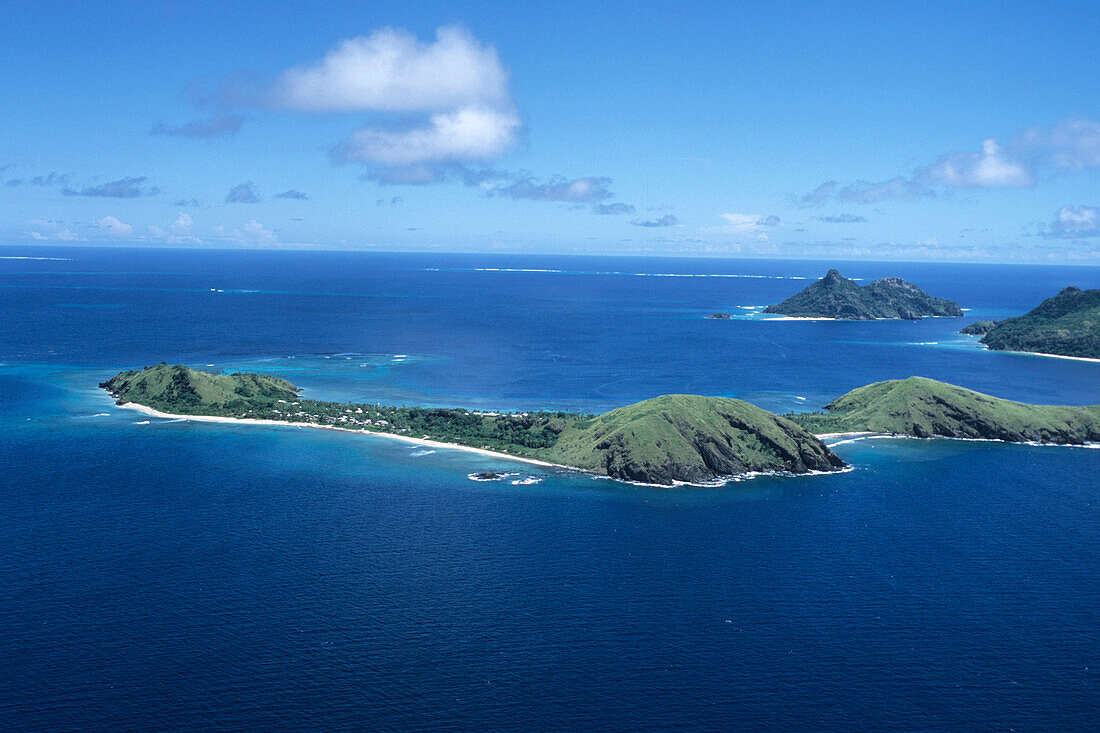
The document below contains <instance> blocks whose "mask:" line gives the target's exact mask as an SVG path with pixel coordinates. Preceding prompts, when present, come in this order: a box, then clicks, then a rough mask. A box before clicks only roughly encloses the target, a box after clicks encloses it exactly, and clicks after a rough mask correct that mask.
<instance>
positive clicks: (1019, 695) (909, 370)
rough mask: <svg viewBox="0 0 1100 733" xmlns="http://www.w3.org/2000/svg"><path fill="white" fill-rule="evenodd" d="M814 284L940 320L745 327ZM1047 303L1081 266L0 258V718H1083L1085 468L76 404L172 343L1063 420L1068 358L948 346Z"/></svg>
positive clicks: (1095, 689) (1088, 271)
mask: <svg viewBox="0 0 1100 733" xmlns="http://www.w3.org/2000/svg"><path fill="white" fill-rule="evenodd" d="M833 266H836V267H838V269H840V271H841V272H842V273H843V274H844V275H845V276H848V277H855V278H861V279H862V280H863V281H864V282H866V281H869V280H871V279H874V278H876V277H881V276H885V275H898V276H901V277H904V278H905V279H907V280H910V281H911V282H914V283H916V284H917V285H919V286H921V287H922V288H924V289H925V290H927V291H929V292H930V293H932V294H933V295H937V296H940V297H946V298H952V299H955V300H958V301H959V303H960V304H961V305H962V307H963V308H966V309H968V310H967V313H966V316H967V317H966V318H963V319H926V320H923V321H920V322H895V321H879V322H828V321H783V320H770V319H766V318H763V317H761V314H760V313H759V310H760V308H759V307H760V306H763V305H766V304H768V303H773V302H778V301H779V300H781V299H783V298H785V297H786V296H788V295H790V294H793V293H794V292H796V291H797V290H799V289H801V288H802V287H805V286H806V285H808V284H809V283H810V282H812V281H813V280H814V279H817V278H819V277H821V276H822V275H823V274H824V272H825V270H826V269H828V268H829V267H833ZM1067 285H1077V286H1078V287H1081V288H1089V287H1100V268H1095V267H1069V266H1042V267H1019V266H1003V265H963V264H913V263H874V262H858V263H856V262H853V263H827V262H814V261H764V260H733V259H673V258H625V257H622V258H617V257H594V256H593V257H563V256H553V257H552V256H520V255H458V254H435V253H433V254H384V253H340V252H268V251H199V250H143V249H93V248H79V247H67V248H62V247H15V246H3V247H0V313H2V314H3V317H2V318H0V480H2V485H3V491H2V493H0V497H2V498H0V502H2V503H0V537H2V540H0V548H2V551H0V638H2V639H3V654H0V727H2V728H4V729H6V730H19V731H32V730H104V731H146V730H157V729H174V730H177V729H178V730H224V729H231V730H271V729H302V728H308V729H323V730H524V731H526V730H532V729H536V730H555V729H557V730H590V729H597V728H598V729H607V730H643V729H680V730H716V729H743V728H753V729H772V730H825V731H830V730H832V731H848V730H853V729H858V730H914V731H917V730H919V731H928V730H960V729H980V730H990V729H993V730H997V729H1001V730H1008V729H1015V730H1061V731H1069V730H1094V729H1095V724H1096V720H1098V719H1100V610H1098V608H1097V604H1096V600H1097V598H1098V597H1100V574H1098V573H1097V569H1098V568H1100V499H1098V490H1100V450H1095V449H1089V448H1071V447H1054V446H1046V447H1042V446H1021V445H1007V444H1000V443H991V442H967V441H949V440H931V441H921V440H905V439H873V440H868V439H864V440H854V441H844V442H843V443H841V444H838V445H837V446H836V447H835V450H836V451H837V453H838V454H840V455H841V457H842V458H844V459H845V460H846V461H848V462H849V463H850V464H851V465H852V466H853V467H854V470H852V471H850V472H847V473H843V474H835V475H825V476H811V477H797V478H790V477H788V478H784V477H758V478H754V479H751V480H744V481H739V482H733V483H729V484H727V485H725V486H723V487H720V488H703V487H681V488H677V489H667V488H656V487H640V486H634V485H629V484H625V483H620V482H616V481H611V480H607V479H600V478H595V477H590V476H584V475H579V474H573V473H569V472H564V471H558V470H548V469H544V468H539V467H536V466H531V465H528V464H522V463H515V462H511V461H509V460H507V459H498V458H493V457H487V456H482V455H476V454H472V453H467V452H462V451H456V450H447V449H434V450H433V449H427V448H424V447H423V446H418V445H412V444H406V443H401V442H398V441H390V440H386V439H383V438H378V437H372V436H359V435H352V434H346V433H337V432H332V431H320V430H310V429H299V428H293V427H266V426H264V427H255V426H235V425H226V424H196V423H190V422H181V421H171V420H163V419H157V418H149V417H146V416H144V415H141V414H139V413H136V412H131V411H126V410H121V409H119V408H117V407H116V406H115V405H114V404H113V402H112V401H111V400H110V398H109V397H107V395H106V394H104V393H103V392H102V391H101V390H98V389H97V388H96V385H97V384H98V383H99V382H100V381H102V380H104V379H105V378H107V377H109V376H111V375H112V374H113V373H115V372H116V371H119V370H121V369H131V368H137V367H142V366H145V365H148V364H153V363H157V362H160V361H168V362H171V363H177V362H178V363H184V364H187V365H189V366H193V367H197V368H222V369H226V370H240V369H248V370H256V371H264V372H268V373H274V374H278V375H280V376H284V377H286V378H288V379H290V380H291V381H293V382H295V383H296V384H297V385H299V386H300V387H302V388H303V389H304V390H305V393H306V394H307V395H308V396H311V397H317V398H321V399H335V400H353V401H361V402H380V403H386V404H410V405H411V404H420V405H437V406H461V407H468V408H477V409H497V410H523V409H533V408H548V409H565V410H585V411H592V412H602V411H604V410H607V409H611V408H614V407H618V406H621V405H624V404H628V403H630V402H634V401H637V400H641V399H645V398H648V397H653V396H656V395H659V394H665V393H672V392H682V393H698V394H707V395H722V396H730V397H737V398H740V399H745V400H748V401H750V402H753V403H755V404H758V405H760V406H761V407H764V408H766V409H769V410H774V411H778V412H785V411H793V410H810V409H817V408H819V407H821V406H822V405H824V404H825V403H826V402H828V401H829V399H831V398H832V397H835V396H837V395H839V394H842V393H843V392H845V391H847V390H849V389H852V388H854V387H857V386H860V385H863V384H866V383H869V382H872V381H877V380H882V379H892V378H901V377H908V376H911V375H921V376H927V377H932V378H935V379H941V380H944V381H948V382H952V383H955V384H959V385H962V386H964V387H968V388H972V389H977V390H979V391H982V392H987V393H989V394H993V395H996V396H998V397H1005V398H1009V399H1015V400H1021V401H1026V402H1035V403H1042V404H1097V403H1100V363H1088V362H1082V361H1074V360H1067V359H1057V358H1049V357H1041V356H1029V355H1021V354H1003V353H993V352H989V351H986V350H984V349H983V348H981V347H980V346H979V345H978V344H976V342H975V340H974V339H971V338H969V337H964V336H960V335H958V334H956V333H955V332H956V331H957V330H958V329H959V328H960V327H961V326H962V325H964V324H966V323H970V322H971V321H974V320H978V319H982V318H992V319H999V318H1004V317H1008V316H1012V315H1017V314H1020V313H1022V312H1024V311H1026V310H1029V309H1030V308H1032V307H1034V306H1035V305H1037V304H1038V303H1039V302H1040V301H1041V300H1042V299H1044V298H1046V297H1049V296H1051V295H1053V294H1055V293H1056V292H1057V291H1058V290H1060V289H1061V288H1063V287H1065V286H1067ZM715 311H724V312H728V313H731V314H732V315H733V316H734V317H733V318H731V319H729V320H708V319H706V318H704V316H706V315H707V314H709V313H712V312H715ZM489 470H492V471H499V472H502V473H505V474H506V476H505V478H503V479H502V480H499V481H473V480H471V479H470V478H469V476H470V474H472V473H476V472H479V471H489Z"/></svg>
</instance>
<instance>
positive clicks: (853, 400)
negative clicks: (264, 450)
mask: <svg viewBox="0 0 1100 733" xmlns="http://www.w3.org/2000/svg"><path fill="white" fill-rule="evenodd" d="M100 387H102V388H103V389H105V390H107V391H108V392H109V393H110V394H111V395H112V396H113V397H114V398H115V399H116V400H117V402H118V404H119V405H121V406H122V407H128V408H132V409H138V410H141V411H143V412H145V413H147V414H150V415H155V416H158V417H174V418H186V419H192V420H200V421H217V422H234V423H251V424H270V425H288V426H295V427H315V428H326V429H330V430H350V431H355V432H363V433H371V434H375V435H380V436H383V437H388V438H396V439H399V440H407V441H413V442H417V443H427V444H430V445H438V446H443V447H451V448H460V449H464V450H474V451H478V452H483V453H486V452H487V453H489V454H491V455H495V456H500V457H504V458H509V459H513V460H520V461H527V462H530V463H535V464H539V465H543V466H556V467H560V468H567V469H572V470H576V471H584V472H588V473H594V474H599V475H603V476H609V477H611V478H615V479H621V480H624V481H633V482H639V483H646V484H658V485H663V486H672V485H676V484H706V483H708V482H713V481H714V480H716V479H725V478H728V477H733V476H743V475H754V474H762V473H770V474H785V475H805V474H814V473H827V472H832V471H839V470H843V469H845V468H846V466H845V463H844V461H842V460H841V459H840V458H839V457H838V456H837V455H836V454H835V453H833V451H832V450H831V449H830V448H829V447H828V446H826V445H825V443H823V442H822V439H823V438H828V437H837V436H839V435H847V434H869V433H874V434H880V435H892V436H910V437H914V438H966V439H986V440H1001V441H1008V442H1016V443H1044V444H1057V445H1081V444H1085V443H1094V442H1100V405H1094V406H1084V407H1066V406H1051V405H1028V404H1024V403H1022V402H1013V401H1011V400H1005V399H1000V398H997V397H991V396H989V395H985V394H982V393H980V392H975V391H973V390H969V389H965V388H963V387H957V386H955V385H951V384H946V383H944V382H938V381H936V380H933V379H927V378H924V377H909V378H908V379H895V380H889V381H885V382H876V383H874V384H869V385H867V386H865V387H859V388H858V389H854V390H852V391H851V392H848V393H847V394H844V395H843V396H841V397H838V398H837V399H835V400H833V401H832V402H830V403H829V404H828V405H826V406H825V408H824V411H819V412H807V413H790V414H787V415H776V414H774V413H771V412H768V411H767V410H764V409H761V408H759V407H756V406H755V405H752V404H749V403H748V402H744V401H742V400H737V399H733V398H730V397H703V396H699V395H682V394H680V395H676V394H674V395H663V396H661V397H654V398H652V399H648V400H644V401H642V402H637V403H635V404H632V405H627V406H626V407H620V408H618V409H616V410H611V411H610V412H607V413H604V414H602V415H591V414H580V413H572V412H560V411H545V410H540V411H529V412H486V411H470V410H466V409H462V408H428V407H408V406H401V407H397V406H388V405H379V404H369V403H353V402H326V401H321V400H311V399H306V398H304V397H302V396H301V394H300V390H299V389H298V388H297V387H296V386H294V385H293V384H292V383H290V382H288V381H287V380H285V379H281V378H279V377H275V376H271V375H265V374H253V373H237V374H221V373H214V372H204V371H199V370H197V369H191V368H189V367H186V366H182V365H179V364H176V365H169V364H166V363H162V364H156V365H154V366H150V367H146V368H144V369H141V370H137V371H125V372H121V373H119V374H117V375H115V376H114V377H112V378H110V379H108V380H107V381H105V382H103V383H101V384H100ZM501 475H503V474H500V473H497V472H494V471H488V472H482V473H478V474H474V476H475V477H477V478H479V479H481V480H490V479H492V478H494V477H499V476H501Z"/></svg>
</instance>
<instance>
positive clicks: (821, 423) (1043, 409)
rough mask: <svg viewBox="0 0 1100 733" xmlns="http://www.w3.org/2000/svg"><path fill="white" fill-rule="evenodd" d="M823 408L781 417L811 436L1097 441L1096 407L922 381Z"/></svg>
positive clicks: (890, 384)
mask: <svg viewBox="0 0 1100 733" xmlns="http://www.w3.org/2000/svg"><path fill="white" fill-rule="evenodd" d="M825 409H826V410H827V412H825V413H821V412H816V413H801V414H792V415H787V416H786V417H787V418H789V419H790V420H792V421H794V422H796V423H798V424H799V425H801V426H802V427H804V428H806V429H807V430H808V431H810V432H813V433H830V432H871V433H886V434H889V435H906V436H912V437H915V438H933V437H938V438H971V439H973V438H981V439H986V440H1003V441H1007V442H1010V443H1054V444H1058V445H1081V444H1083V443H1091V442H1096V441H1100V405H1092V406H1087V407H1063V406H1054V405H1028V404H1025V403H1023V402H1013V401H1011V400H1004V399H1000V398H998V397H990V396H989V395H985V394H982V393H981V392H975V391H973V390H969V389H964V388H963V387H956V386H955V385H953V384H946V383H945V382H937V381H936V380H934V379H926V378H924V377H909V378H908V379H893V380H889V381H886V382H875V383H874V384H869V385H867V386H865V387H859V388H858V389H854V390H852V391H851V392H848V393H847V394H844V395H842V396H841V397H838V398H837V399H835V400H833V401H832V402H830V403H829V404H828V405H826V406H825Z"/></svg>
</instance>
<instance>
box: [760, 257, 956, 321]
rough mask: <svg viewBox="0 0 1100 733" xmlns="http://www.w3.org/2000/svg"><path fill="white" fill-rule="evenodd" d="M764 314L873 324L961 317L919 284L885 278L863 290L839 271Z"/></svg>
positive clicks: (953, 305) (950, 304)
mask: <svg viewBox="0 0 1100 733" xmlns="http://www.w3.org/2000/svg"><path fill="white" fill-rule="evenodd" d="M764 312H765V313H778V314H782V315H786V316H795V317H802V318H841V319H846V320H857V321H870V320H874V319H877V318H904V319H906V320H919V319H921V318H923V317H925V316H944V317H952V318H954V317H958V316H961V315H962V310H961V309H960V308H959V304H958V303H956V302H955V301H953V300H944V299H943V298H933V297H932V296H931V295H929V294H928V293H926V292H924V291H923V290H921V289H920V288H918V287H917V286H916V285H912V284H910V283H907V282H905V281H904V280H902V279H901V278H897V277H884V278H882V279H881V280H875V281H874V282H872V283H868V284H867V285H864V286H862V287H860V286H859V285H857V284H856V283H855V282H853V281H852V280H849V279H848V278H846V277H843V276H842V275H841V274H840V273H839V272H837V271H836V270H829V272H827V273H826V274H825V277H823V278H821V279H820V280H818V281H817V282H815V283H813V284H812V285H810V286H808V287H806V288H805V289H804V290H802V291H801V292H799V293H796V294H795V295H792V296H791V297H789V298H787V299H786V300H784V301H783V302H782V303H779V304H777V305H769V306H768V307H767V308H765V309H764Z"/></svg>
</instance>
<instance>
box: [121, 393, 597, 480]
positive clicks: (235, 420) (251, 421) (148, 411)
mask: <svg viewBox="0 0 1100 733" xmlns="http://www.w3.org/2000/svg"><path fill="white" fill-rule="evenodd" d="M118 406H119V407H123V408H125V409H127V410H136V411H137V412H140V413H141V414H143V415H148V416H150V417H163V418H169V419H172V420H191V421H193V422H216V423H230V424H233V425H282V426H284V427H290V428H320V429H321V430H339V431H341V432H345V433H358V434H359V435H372V436H374V437H377V438H390V439H393V440H403V441H405V442H406V443H414V444H416V445H423V446H428V447H430V448H448V449H454V450H462V451H467V452H469V453H479V454H481V455H483V456H489V457H491V458H505V459H507V460H510V461H520V462H522V463H529V464H532V465H535V466H546V467H547V468H564V469H568V470H570V471H582V469H579V468H574V467H573V466H563V465H561V464H559V463H548V462H547V461H540V460H537V459H535V458H524V457H523V456H514V455H512V454H510V453H500V452H498V451H491V450H486V449H485V448H474V447H472V446H468V445H459V444H458V443H443V442H440V441H438V440H428V439H426V438H413V437H411V436H408V435H397V434H395V433H378V432H374V431H373V430H357V429H354V428H341V427H337V426H335V425H318V424H316V423H305V422H290V421H289V420H258V419H256V418H252V417H221V416H217V415H174V414H172V413H169V412H161V411H160V410H154V409H153V408H152V407H147V406H146V405H139V404H138V403H136V402H124V403H122V404H120V405H118ZM585 473H587V472H585Z"/></svg>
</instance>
